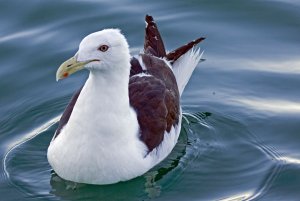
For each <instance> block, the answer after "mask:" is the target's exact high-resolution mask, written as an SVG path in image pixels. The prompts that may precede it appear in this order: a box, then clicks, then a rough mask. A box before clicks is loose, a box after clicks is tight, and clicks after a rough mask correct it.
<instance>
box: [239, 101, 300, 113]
mask: <svg viewBox="0 0 300 201" xmlns="http://www.w3.org/2000/svg"><path fill="white" fill-rule="evenodd" d="M234 101H235V102H236V103H238V104H243V105H246V107H249V108H251V109H253V110H260V111H263V112H266V111H267V112H272V113H287V114H289V113H295V114H297V113H299V112H300V103H299V102H292V101H288V100H273V99H271V100H268V99H258V98H255V99H254V98H239V97H235V99H234Z"/></svg>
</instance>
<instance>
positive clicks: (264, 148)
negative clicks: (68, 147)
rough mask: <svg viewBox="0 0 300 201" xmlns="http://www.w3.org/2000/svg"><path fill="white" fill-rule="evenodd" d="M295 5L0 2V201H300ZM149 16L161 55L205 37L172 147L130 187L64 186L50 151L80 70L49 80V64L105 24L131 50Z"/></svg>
mask: <svg viewBox="0 0 300 201" xmlns="http://www.w3.org/2000/svg"><path fill="white" fill-rule="evenodd" d="M299 9H300V3H299V2H298V1H296V0H294V1H293V0H289V1H287V0H286V1H283V0H268V1H259V0H253V1H240V0H239V1H238V0H229V1H221V0H215V1H209V0H199V1H196V0H194V1H192V0H188V1H179V0H175V1H155V2H153V1H147V2H146V1H145V2H143V1H133V0H125V1H122V3H121V2H118V1H96V0H94V1H93V0H90V1H80V0H77V1H58V0H54V1H47V2H46V1H39V0H28V1H26V2H25V1H20V0H17V1H1V2H0V26H1V29H0V61H1V70H0V93H1V99H0V113H1V115H0V125H1V126H0V157H1V159H2V160H1V162H0V165H1V169H0V194H1V198H0V200H4V201H11V200H25V201H26V200H84V201H86V200H106V201H107V200H157V201H163V200H299V197H300V192H299V189H298V187H299V185H300V176H299V175H300V146H299V145H300V141H299V130H300V126H299V121H300V116H299V114H300V104H299V100H300V93H299V90H298V86H299V84H300V79H299V74H300V60H299V53H300V37H299V35H300V21H299V19H300V12H299ZM146 13H148V14H151V15H153V16H154V17H155V19H156V21H157V23H158V26H159V28H160V30H161V33H162V36H163V38H164V39H165V44H166V46H167V48H168V49H173V48H176V47H177V46H179V45H181V44H183V43H185V42H188V41H189V40H192V39H194V38H196V37H199V36H206V37H207V40H206V41H204V42H203V44H201V47H202V48H203V49H204V50H205V53H204V58H205V59H206V61H205V62H203V63H201V64H200V65H199V67H198V68H197V69H196V71H195V73H194V74H193V77H192V79H191V81H190V83H189V85H188V86H187V88H186V91H185V92H184V94H183V97H182V106H183V110H184V112H185V115H184V121H183V130H182V133H181V136H180V140H179V143H178V144H177V146H176V147H175V149H174V151H173V152H172V154H171V155H170V156H169V157H168V158H167V159H166V160H165V161H164V162H163V163H162V164H160V165H159V166H158V167H156V168H154V169H153V170H152V171H150V172H148V173H147V174H145V175H143V176H141V177H138V178H136V179H134V180H131V181H128V182H123V183H119V184H114V185H108V186H93V185H82V184H74V183H71V182H66V181H63V180H61V179H60V178H58V177H57V176H56V175H55V174H54V173H53V172H51V168H50V166H49V164H48V162H47V159H46V150H47V146H48V144H49V141H50V140H51V138H52V135H53V133H54V131H55V129H56V127H57V125H58V124H57V121H58V118H59V116H60V115H61V113H62V111H63V109H64V108H65V106H66V105H67V103H68V101H69V99H70V97H71V95H72V93H73V92H74V91H75V90H76V89H78V88H79V87H80V86H81V85H82V84H83V83H84V80H85V79H86V77H87V72H81V73H78V74H75V75H74V76H72V77H70V78H69V79H66V80H64V81H62V82H59V83H57V82H55V72H56V70H57V67H58V66H59V65H60V63H61V62H63V61H64V60H65V59H67V58H69V57H70V56H72V55H73V54H74V53H75V52H76V50H77V47H78V44H79V42H80V41H81V39H82V38H83V37H84V36H85V35H87V34H89V33H91V32H94V31H97V30H101V29H103V28H110V27H118V28H120V29H122V31H123V33H124V34H125V35H126V37H127V38H128V42H129V44H130V47H131V51H132V53H133V54H136V53H138V52H139V50H140V49H142V47H143V37H144V36H143V35H144V26H145V25H144V21H143V19H144V15H145V14H146Z"/></svg>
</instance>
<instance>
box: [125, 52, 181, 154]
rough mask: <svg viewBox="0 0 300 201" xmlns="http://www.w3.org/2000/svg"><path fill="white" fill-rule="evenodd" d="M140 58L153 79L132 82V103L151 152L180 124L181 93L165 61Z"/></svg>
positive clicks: (130, 96)
mask: <svg viewBox="0 0 300 201" xmlns="http://www.w3.org/2000/svg"><path fill="white" fill-rule="evenodd" d="M141 56H142V59H143V62H144V64H145V66H146V67H147V71H146V73H148V74H149V75H151V76H133V77H131V78H130V80H129V100H130V104H131V106H132V107H133V108H134V109H135V111H136V113H137V118H138V122H139V125H140V139H141V140H142V141H143V142H144V143H145V144H146V145H147V147H148V149H149V152H151V151H152V150H153V149H154V148H156V147H157V146H158V145H159V144H160V143H161V142H162V141H163V139H164V133H165V132H166V131H167V132H170V130H171V128H172V126H175V125H177V124H178V122H179V115H180V109H179V92H178V87H177V84H176V79H175V77H174V75H173V72H172V70H171V69H170V68H169V67H168V66H167V65H166V64H165V62H164V61H163V60H161V59H159V58H157V57H153V56H151V55H145V54H143V55H141Z"/></svg>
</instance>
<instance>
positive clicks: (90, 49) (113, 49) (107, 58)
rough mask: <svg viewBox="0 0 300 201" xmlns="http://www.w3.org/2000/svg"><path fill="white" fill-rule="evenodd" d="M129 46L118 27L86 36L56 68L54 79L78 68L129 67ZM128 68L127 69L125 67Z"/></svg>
mask: <svg viewBox="0 0 300 201" xmlns="http://www.w3.org/2000/svg"><path fill="white" fill-rule="evenodd" d="M129 63H130V54H129V46H128V43H127V41H126V39H125V37H124V35H122V34H121V32H120V30H119V29H104V30H102V31H98V32H95V33H92V34H90V35H88V36H86V37H85V38H84V39H83V40H82V41H81V43H80V45H79V49H78V51H77V53H76V54H75V56H74V57H72V58H70V59H68V60H67V61H65V62H64V63H63V64H62V65H61V66H60V67H59V69H58V70H57V73H56V79H57V80H59V79H63V78H66V77H68V76H69V75H71V74H72V73H75V72H76V71H78V70H81V69H83V68H86V69H88V70H91V71H97V70H98V71H107V70H112V69H115V70H120V68H129ZM127 70H128V69H127Z"/></svg>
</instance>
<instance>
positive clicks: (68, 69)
mask: <svg viewBox="0 0 300 201" xmlns="http://www.w3.org/2000/svg"><path fill="white" fill-rule="evenodd" d="M93 61H96V60H88V61H77V60H76V57H75V56H74V57H71V58H70V59H68V60H67V61H65V62H64V63H62V64H61V65H60V67H59V68H58V69H57V72H56V81H58V80H61V79H64V78H67V77H68V76H69V75H71V74H73V73H75V72H77V71H79V70H81V69H83V68H84V66H85V65H86V64H88V63H90V62H93Z"/></svg>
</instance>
